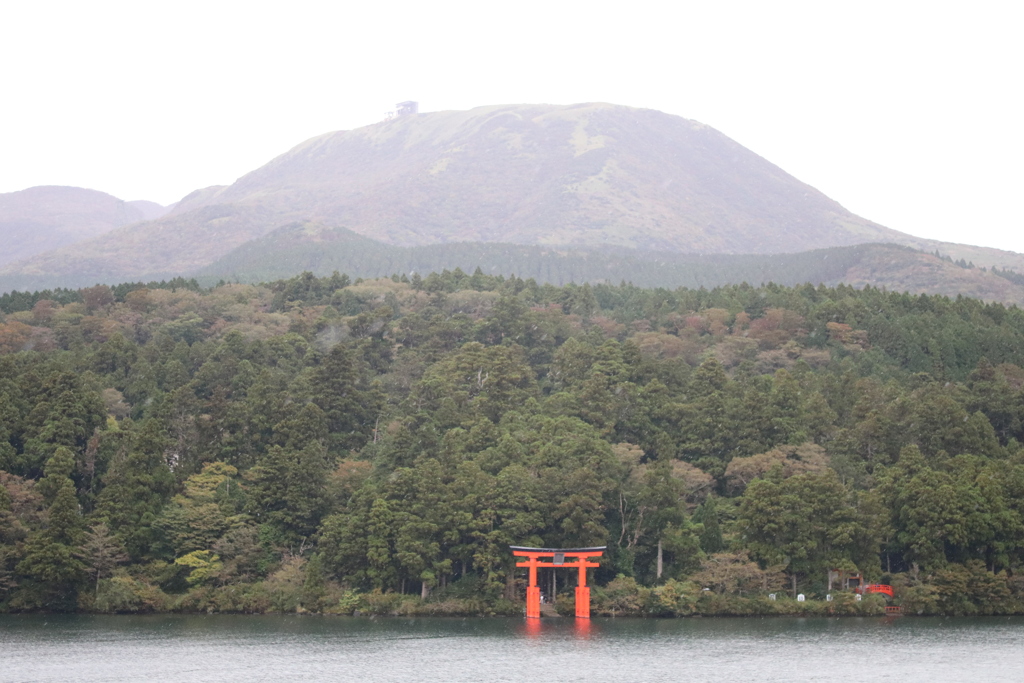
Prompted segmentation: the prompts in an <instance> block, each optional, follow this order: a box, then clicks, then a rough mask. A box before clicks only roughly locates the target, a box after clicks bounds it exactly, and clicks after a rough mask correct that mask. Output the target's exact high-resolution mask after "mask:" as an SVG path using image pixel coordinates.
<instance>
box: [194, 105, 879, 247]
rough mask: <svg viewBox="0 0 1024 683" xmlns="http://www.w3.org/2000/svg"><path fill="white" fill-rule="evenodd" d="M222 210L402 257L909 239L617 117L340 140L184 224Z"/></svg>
mask: <svg viewBox="0 0 1024 683" xmlns="http://www.w3.org/2000/svg"><path fill="white" fill-rule="evenodd" d="M216 204H230V205H235V206H259V207H261V208H263V209H268V210H270V211H271V212H273V214H275V215H276V216H278V217H279V220H313V221H317V222H322V223H325V224H329V225H338V226H344V227H346V228H348V229H350V230H352V231H354V232H356V233H359V234H362V235H365V236H367V237H373V238H376V239H379V240H382V241H384V242H389V243H392V244H400V245H417V244H432V243H437V242H452V241H482V242H512V243H518V244H545V245H566V246H569V245H571V246H618V247H631V248H640V249H658V250H668V251H674V252H715V253H779V252H795V251H803V250H807V249H816V248H820V247H830V246H841V245H848V244H858V243H863V242H871V241H891V240H893V239H894V237H897V236H898V235H899V233H896V232H895V231H893V230H888V229H886V228H883V227H882V226H879V225H875V224H874V223H871V222H870V221H867V220H864V219H863V218H860V217H858V216H855V215H853V214H851V213H850V212H849V211H846V210H845V209H843V207H841V206H840V205H839V204H838V203H836V202H834V201H832V200H831V199H829V198H828V197H826V196H825V195H823V194H822V193H820V192H818V191H817V190H815V189H814V188H813V187H810V186H809V185H806V184H804V183H802V182H800V181H799V180H797V179H796V178H793V177H792V176H790V175H789V174H787V173H786V172H785V171H783V170H782V169H780V168H778V167H777V166H775V165H773V164H771V163H770V162H768V161H766V160H765V159H763V158H761V157H759V156H757V155H756V154H754V153H753V152H751V151H750V150H748V149H746V148H744V147H742V146H741V145H739V144H737V143H736V142H734V141H733V140H730V139H729V138H728V137H726V136H725V135H723V134H721V133H719V132H718V131H716V130H714V129H713V128H710V127H708V126H705V125H703V124H700V123H697V122H695V121H690V120H687V119H683V118H680V117H678V116H671V115H669V114H663V113H661V112H658V111H654V110H650V109H633V108H630V107H623V106H616V105H610V104H581V105H574V106H552V105H509V106H492V107H479V108H476V109H472V110H470V111H462V112H460V111H446V112H436V113H431V114H419V115H415V116H402V117H397V118H395V119H392V120H389V121H385V122H382V123H378V124H376V125H372V126H367V127H365V128H360V129H357V130H353V131H344V132H337V133H328V134H326V135H322V136H320V137H317V138H313V139H312V140H309V141H307V142H305V143H303V144H301V145H299V146H298V147H296V148H294V149H292V150H291V151H289V152H288V153H286V154H284V155H282V156H280V157H278V158H276V159H274V160H273V161H271V162H270V163H269V164H267V165H266V166H264V167H263V168H260V169H259V170H257V171H254V172H252V173H250V174H248V175H246V176H244V177H242V178H241V179H239V180H238V182H236V183H235V184H234V185H231V186H230V187H226V188H220V189H217V190H216V191H213V192H204V193H201V194H200V195H197V196H196V197H195V200H194V201H191V202H190V201H188V200H186V201H184V202H182V204H181V205H180V206H179V207H178V209H177V213H179V214H180V213H183V212H186V211H188V210H190V209H195V208H197V207H198V206H210V205H216Z"/></svg>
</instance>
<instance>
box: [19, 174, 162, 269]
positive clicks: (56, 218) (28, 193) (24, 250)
mask: <svg viewBox="0 0 1024 683" xmlns="http://www.w3.org/2000/svg"><path fill="white" fill-rule="evenodd" d="M164 212H165V210H164V207H162V206H160V205H159V204H156V203H154V202H146V201H138V202H125V201H122V200H120V199H118V198H117V197H113V196H111V195H109V194H106V193H104V192H97V191H96V190H86V189H83V188H80V187H56V186H43V187H31V188H29V189H27V190H21V191H20V192H10V193H6V194H0V247H2V248H0V266H2V265H4V264H8V263H12V262H14V261H18V260H21V259H25V258H28V257H30V256H34V255H36V254H40V253H43V252H46V251H51V250H54V249H59V248H61V247H66V246H69V245H72V244H76V243H78V242H82V241H84V240H88V239H90V238H93V237H98V236H100V235H103V234H106V233H108V232H110V231H111V230H114V229H115V228H119V227H121V226H123V225H128V224H131V223H139V222H141V221H145V220H150V219H153V218H159V217H160V216H162V215H163V213H164Z"/></svg>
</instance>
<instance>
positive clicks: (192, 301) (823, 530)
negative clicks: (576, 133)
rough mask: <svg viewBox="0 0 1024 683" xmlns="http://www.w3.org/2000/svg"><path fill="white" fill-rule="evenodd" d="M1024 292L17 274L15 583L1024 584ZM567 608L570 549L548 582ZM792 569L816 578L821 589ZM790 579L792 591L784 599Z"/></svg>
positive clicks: (9, 331) (228, 590) (743, 590)
mask: <svg viewBox="0 0 1024 683" xmlns="http://www.w3.org/2000/svg"><path fill="white" fill-rule="evenodd" d="M1021 442H1024V311H1021V310H1019V309H1017V308H1014V307H1009V308H1007V307H1004V306H1002V305H999V304H985V303H983V302H981V301H978V300H974V299H966V298H958V299H955V300H954V299H949V298H945V297H929V296H923V295H922V296H912V295H907V294H899V293H891V292H885V291H881V290H877V289H873V288H865V289H861V290H858V289H854V288H852V287H847V286H838V287H834V288H828V287H824V286H821V287H812V286H809V285H808V286H803V287H782V286H774V285H768V286H764V287H760V288H754V287H751V286H746V285H738V286H728V287H720V288H716V289H711V290H706V289H677V290H668V289H641V288H638V287H635V286H632V285H629V284H622V285H619V286H613V285H593V286H591V285H584V286H577V285H572V284H570V285H566V286H562V287H556V286H551V285H538V284H537V283H536V282H535V281H533V280H523V279H520V278H515V277H511V278H503V277H491V276H487V275H485V274H483V273H482V272H480V271H479V270H478V271H477V272H475V273H474V274H472V275H469V274H466V273H464V272H462V271H459V270H456V271H454V272H448V271H444V272H442V273H439V274H438V273H434V274H431V275H429V276H427V277H425V278H421V277H419V276H413V277H412V278H411V279H410V278H407V277H405V276H401V277H399V276H393V277H392V278H384V279H379V280H369V281H362V280H355V281H354V282H353V281H350V279H349V278H348V277H347V276H345V275H338V274H334V275H333V276H330V277H323V278H318V277H315V276H313V275H312V274H309V273H306V274H303V275H302V276H299V277H296V278H293V279H289V280H282V281H278V282H274V283H270V284H266V285H241V284H228V285H221V286H218V287H215V288H212V289H203V288H201V287H199V285H198V284H197V283H195V282H194V281H184V280H179V281H175V282H171V283H150V284H149V285H144V284H141V283H138V284H127V285H121V286H118V287H107V286H96V287H91V288H87V289H82V290H57V291H48V292H36V293H11V294H7V295H4V296H2V297H0V609H2V610H6V611H32V610H59V611H70V610H82V611H100V612H140V611H160V610H180V611H239V612H267V611H310V612H326V613H349V614H351V613H400V614H423V613H433V614H515V613H521V611H522V593H523V590H522V589H523V580H524V575H523V573H522V570H516V569H515V568H514V566H513V558H512V557H511V554H510V552H509V550H508V546H509V545H510V544H516V545H536V546H547V547H551V546H591V545H607V546H608V551H607V553H606V556H605V558H604V559H603V560H602V566H601V568H600V569H598V570H594V576H593V582H594V583H595V584H596V586H597V587H596V588H595V592H594V611H595V613H596V614H649V615H664V616H667V615H688V614H752V613H762V614H770V613H816V611H818V612H824V611H830V612H832V613H844V612H846V613H877V612H879V611H882V609H883V605H884V603H883V601H882V598H881V597H880V596H872V597H871V598H869V599H865V600H863V601H855V599H854V596H853V595H852V594H850V593H848V592H845V591H841V590H839V589H838V588H837V587H836V586H833V587H832V589H831V595H832V598H833V599H832V600H831V601H826V600H825V598H826V593H828V592H829V586H828V580H829V571H830V570H841V571H843V572H846V573H847V574H849V573H855V572H860V573H862V574H863V575H864V577H865V579H866V580H869V581H879V582H883V583H888V584H891V585H892V586H894V588H895V590H896V595H895V598H894V601H895V603H897V604H901V605H902V606H903V607H904V609H905V611H907V612H913V613H920V614H936V613H941V614H978V613H1022V612H1024V574H1020V573H1018V572H1019V571H1020V569H1021V568H1022V566H1024V448H1022V446H1021ZM542 579H543V581H544V582H545V583H544V585H545V589H546V590H548V591H549V594H550V591H551V589H552V588H554V592H555V594H556V595H557V599H558V606H559V608H560V609H567V610H571V601H572V590H571V589H572V582H571V581H570V580H569V579H570V576H569V573H568V572H565V573H563V574H559V575H552V574H550V573H548V574H545V575H544V576H543V577H542ZM796 593H802V594H806V595H807V596H808V597H809V598H810V600H808V601H807V602H799V603H798V602H797V601H796V600H794V599H793V598H794V596H795V594H796ZM769 594H772V595H773V596H775V599H769V597H768V596H769Z"/></svg>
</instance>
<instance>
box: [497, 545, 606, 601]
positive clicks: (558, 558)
mask: <svg viewBox="0 0 1024 683" xmlns="http://www.w3.org/2000/svg"><path fill="white" fill-rule="evenodd" d="M509 548H511V549H512V554H513V555H515V556H516V557H525V558H527V560H526V562H517V563H516V566H517V567H526V568H527V569H529V570H530V584H529V586H527V588H526V616H527V618H528V619H540V586H538V585H537V568H538V567H557V568H566V569H571V568H573V567H575V568H576V569H578V570H579V582H578V584H577V586H576V616H577V617H579V618H581V619H589V618H590V587H589V586H588V585H587V569H588V568H589V567H600V566H601V565H600V564H598V563H597V562H588V560H589V559H590V558H595V557H601V556H602V555H603V554H604V551H605V549H606V548H607V546H603V545H602V546H598V547H594V548H525V547H523V546H518V545H512V546H509ZM542 557H550V558H551V561H550V562H541V561H540V558H542ZM566 558H576V562H573V563H571V564H570V563H566V561H565V560H566ZM552 597H554V596H552Z"/></svg>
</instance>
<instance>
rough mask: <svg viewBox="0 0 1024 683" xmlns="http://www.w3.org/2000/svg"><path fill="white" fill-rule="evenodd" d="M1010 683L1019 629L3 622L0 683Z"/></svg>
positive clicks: (704, 623) (1023, 649)
mask: <svg viewBox="0 0 1024 683" xmlns="http://www.w3.org/2000/svg"><path fill="white" fill-rule="evenodd" d="M142 680H159V681H161V682H164V681H166V682H168V683H170V682H174V681H189V682H190V683H193V682H195V681H281V680H288V681H293V680H295V681H313V680H315V681H531V680H532V681H538V682H541V681H551V680H587V681H595V682H600V681H617V682H619V681H970V680H973V681H978V682H979V683H980V682H981V681H986V682H987V681H1024V619H1022V618H1010V619H1007V618H979V619H922V618H902V619H891V620H886V619H851V618H847V619H781V618H774V619H679V620H634V619H614V620H613V619H594V620H593V622H592V623H591V624H590V625H589V628H583V627H581V626H580V625H578V624H577V623H576V622H575V620H573V619H551V620H544V621H543V623H541V624H539V626H537V627H536V628H528V627H527V625H526V624H525V623H524V620H523V619H366V618H343V617H333V618H332V617H313V616H263V617H258V616H177V615H176V616H122V617H111V616H58V617H54V616H4V615H0V681H4V682H7V681H61V682H65V681H90V682H91V681H142Z"/></svg>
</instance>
